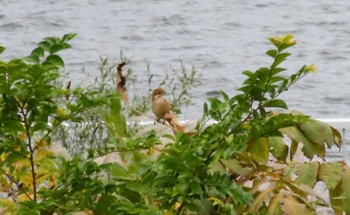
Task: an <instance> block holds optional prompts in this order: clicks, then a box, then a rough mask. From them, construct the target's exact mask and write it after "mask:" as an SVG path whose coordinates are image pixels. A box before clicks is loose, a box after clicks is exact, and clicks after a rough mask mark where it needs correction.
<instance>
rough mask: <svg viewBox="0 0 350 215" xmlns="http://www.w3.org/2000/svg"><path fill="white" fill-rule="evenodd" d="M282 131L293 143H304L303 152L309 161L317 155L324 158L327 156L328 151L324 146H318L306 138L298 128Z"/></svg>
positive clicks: (282, 129) (283, 129)
mask: <svg viewBox="0 0 350 215" xmlns="http://www.w3.org/2000/svg"><path fill="white" fill-rule="evenodd" d="M280 131H281V132H282V133H284V134H286V135H287V136H288V137H289V138H290V139H292V141H295V142H296V143H303V148H302V151H303V152H304V155H305V156H306V157H308V158H309V159H312V158H313V157H314V156H315V155H318V156H319V157H321V158H324V157H325V155H326V150H325V146H324V145H317V144H315V143H313V142H312V141H311V140H309V139H308V138H307V137H306V136H304V134H303V132H301V131H300V130H299V129H298V128H297V127H288V128H281V129H280Z"/></svg>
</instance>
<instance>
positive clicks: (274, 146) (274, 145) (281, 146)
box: [268, 137, 288, 161]
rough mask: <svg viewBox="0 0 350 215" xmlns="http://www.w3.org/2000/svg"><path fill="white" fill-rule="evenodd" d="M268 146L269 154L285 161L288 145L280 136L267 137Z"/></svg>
mask: <svg viewBox="0 0 350 215" xmlns="http://www.w3.org/2000/svg"><path fill="white" fill-rule="evenodd" d="M268 139H269V146H270V151H271V154H272V155H273V156H274V157H275V158H276V159H277V160H282V161H286V158H287V156H288V146H287V145H286V144H285V143H284V141H283V138H282V137H269V138H268Z"/></svg>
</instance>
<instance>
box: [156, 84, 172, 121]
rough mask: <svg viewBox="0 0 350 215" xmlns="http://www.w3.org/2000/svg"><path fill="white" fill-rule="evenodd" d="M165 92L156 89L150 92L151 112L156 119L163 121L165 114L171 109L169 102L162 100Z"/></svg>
mask: <svg viewBox="0 0 350 215" xmlns="http://www.w3.org/2000/svg"><path fill="white" fill-rule="evenodd" d="M164 94H165V91H164V90H163V89H162V88H160V87H159V88H157V89H155V90H153V92H152V111H153V113H154V115H156V117H157V118H158V119H164V120H167V119H166V118H165V116H166V114H167V113H169V112H170V110H171V107H170V104H169V102H168V101H167V100H166V99H165V98H164Z"/></svg>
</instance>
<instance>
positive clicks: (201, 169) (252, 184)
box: [0, 34, 350, 215]
mask: <svg viewBox="0 0 350 215" xmlns="http://www.w3.org/2000/svg"><path fill="white" fill-rule="evenodd" d="M74 36H75V35H74V34H68V35H65V36H63V37H62V38H53V37H51V38H46V39H44V40H43V41H42V42H40V43H39V44H38V47H37V48H35V49H34V50H33V52H32V53H31V54H30V55H29V56H28V57H26V58H24V59H15V60H11V61H9V62H2V61H1V62H0V82H1V83H0V86H1V88H0V93H1V95H2V97H1V99H0V107H1V115H0V125H1V127H0V129H1V130H0V132H1V133H0V155H1V156H0V159H1V166H0V170H1V172H2V175H1V176H0V187H1V192H2V194H3V195H2V199H0V205H1V207H0V208H1V212H2V213H8V214H53V213H56V214H74V213H77V212H79V213H80V214H166V215H167V214H298V213H304V214H316V210H317V209H318V208H319V207H327V208H332V209H333V210H334V212H335V214H341V213H343V212H345V213H350V211H349V210H350V208H349V204H347V202H349V201H350V196H349V193H350V192H349V191H350V190H349V189H350V169H349V167H348V166H347V165H346V164H345V163H344V162H334V163H331V162H325V161H324V160H323V159H325V150H326V147H328V148H330V147H332V146H333V145H336V146H337V147H341V141H342V139H341V136H340V134H339V132H338V131H337V130H335V129H334V128H332V127H330V126H328V125H327V124H325V123H323V122H320V121H318V120H315V119H312V118H311V117H308V116H305V115H303V114H301V113H298V112H289V111H288V106H287V104H286V103H285V102H284V101H283V100H281V99H279V96H280V95H281V94H282V93H283V92H284V91H286V90H288V89H289V88H290V87H292V86H293V85H294V84H295V83H296V82H297V81H298V80H300V79H301V78H303V77H304V76H305V75H308V74H310V73H311V72H314V71H315V69H316V67H315V66H314V65H308V66H302V67H301V69H300V70H299V71H297V72H295V73H294V74H292V75H290V76H287V77H286V76H284V75H283V72H284V71H285V70H286V69H284V68H282V67H280V65H281V63H282V62H283V61H285V60H286V58H287V57H288V56H290V55H291V54H290V53H288V52H286V50H287V49H288V48H289V47H291V46H293V45H295V44H296V42H295V40H294V39H293V37H292V36H291V35H286V36H284V37H273V38H270V39H269V40H270V42H271V43H272V44H273V45H274V46H275V48H274V49H271V50H269V51H267V52H266V54H267V55H268V56H270V57H271V58H272V63H271V65H270V66H268V67H262V68H259V69H257V70H256V71H254V72H253V71H244V72H243V74H244V75H245V76H247V78H246V80H245V81H244V82H243V85H242V87H241V88H239V92H240V93H239V94H238V95H235V96H233V97H230V96H229V95H227V94H226V93H224V92H222V93H221V94H222V99H218V98H211V99H210V100H209V102H208V103H206V104H204V114H203V118H202V119H201V120H200V121H199V122H198V124H197V126H196V130H195V131H192V132H188V133H186V132H178V133H176V134H174V135H172V134H170V133H169V134H166V135H163V136H161V137H159V134H157V132H156V130H152V131H150V132H142V134H141V133H136V132H135V131H134V130H133V128H132V127H130V126H128V124H127V120H126V118H125V117H124V116H125V115H127V114H125V111H127V110H129V111H131V110H130V109H132V107H130V106H124V107H123V105H122V104H121V99H120V98H119V96H118V94H117V93H116V90H115V88H114V89H113V90H112V88H111V87H110V86H111V85H104V84H101V85H98V86H95V87H87V88H82V87H76V88H74V89H70V87H66V88H64V87H63V86H61V85H58V84H57V80H58V78H59V77H60V74H59V72H60V69H61V68H62V67H63V66H64V61H63V60H62V59H61V58H60V57H59V55H58V54H57V53H58V52H59V51H61V50H63V49H66V48H69V47H70V45H69V44H68V42H69V40H70V39H72V38H73V37H74ZM3 50H4V48H2V47H1V48H0V51H3ZM110 71H111V72H112V71H113V69H112V67H111V68H110ZM192 74H193V73H192ZM184 76H185V75H184ZM102 77H103V76H102ZM106 77H107V76H106ZM111 77H112V76H111ZM193 78H194V76H192V75H191V76H190V78H189V80H190V79H193ZM102 80H107V79H102ZM102 83H105V82H103V81H102ZM189 84H190V85H191V83H189ZM184 85H185V83H184ZM106 86H107V87H106ZM185 89H186V87H185ZM182 93H183V94H184V95H185V94H186V91H182ZM92 116H95V117H93V118H90V117H92ZM96 122H98V123H99V124H98V125H97V126H96V128H101V129H102V130H101V131H103V132H101V133H99V132H97V131H91V133H92V134H93V135H94V134H99V135H101V136H98V135H97V136H95V137H94V138H92V139H90V140H91V141H92V142H91V145H92V144H96V145H97V146H96V147H95V148H93V147H91V148H89V150H88V151H84V148H83V147H82V146H81V148H80V149H79V150H80V152H81V153H80V154H79V155H76V156H73V157H71V158H69V157H68V158H64V157H60V156H59V155H58V153H57V152H56V151H53V149H52V145H53V140H55V141H59V139H58V138H57V136H55V135H54V134H55V132H57V129H62V128H64V126H62V125H69V124H72V123H73V124H74V123H78V124H79V125H81V126H82V127H85V126H89V123H96ZM90 128H91V127H90ZM87 131H88V130H86V132H87ZM66 132H67V133H68V136H70V135H71V133H69V132H72V131H71V130H66ZM95 132H96V133H95ZM74 135H76V134H75V133H74ZM82 137H84V135H83V136H82ZM99 138H100V139H99ZM77 139H79V137H78V138H77ZM77 141H78V140H77ZM99 141H101V142H103V144H101V142H99ZM164 141H167V142H170V144H164ZM78 147H80V146H78ZM101 153H106V154H105V155H104V154H101ZM84 155H85V156H84ZM111 157H113V159H108V158H111ZM303 158H305V159H308V161H307V162H304V161H303ZM317 158H321V159H317ZM318 183H324V184H325V186H326V188H327V190H328V191H329V197H330V202H327V201H325V200H324V199H323V197H322V196H320V195H319V194H318V193H317V192H316V191H315V190H314V189H313V188H314V187H315V186H316V184H318Z"/></svg>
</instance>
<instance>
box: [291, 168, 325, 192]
mask: <svg viewBox="0 0 350 215" xmlns="http://www.w3.org/2000/svg"><path fill="white" fill-rule="evenodd" d="M319 166H320V164H319V163H318V162H311V163H304V164H303V165H301V166H300V168H299V173H298V177H297V178H296V182H297V183H298V184H304V185H307V186H309V187H311V188H312V187H314V186H315V184H316V181H317V176H318V169H319Z"/></svg>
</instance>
